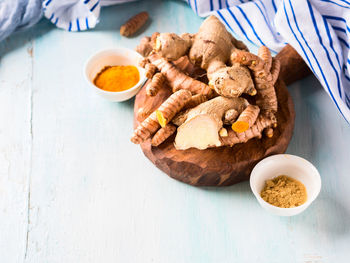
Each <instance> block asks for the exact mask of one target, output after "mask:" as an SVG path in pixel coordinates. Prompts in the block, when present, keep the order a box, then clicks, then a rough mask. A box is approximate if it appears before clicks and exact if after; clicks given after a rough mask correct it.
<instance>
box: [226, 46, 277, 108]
mask: <svg viewBox="0 0 350 263" xmlns="http://www.w3.org/2000/svg"><path fill="white" fill-rule="evenodd" d="M260 49H262V50H263V51H264V50H265V48H264V47H260ZM261 52H262V51H261ZM261 52H260V53H261ZM263 54H264V55H266V54H267V53H264V52H263ZM268 54H270V53H268ZM270 56H271V54H270ZM231 62H232V63H240V64H242V65H245V66H248V67H249V68H250V69H251V70H252V72H253V75H254V80H255V87H256V89H257V91H258V95H257V100H256V104H257V105H258V106H259V107H260V109H261V110H263V111H268V112H273V113H275V112H277V96H276V92H275V88H274V83H273V77H272V74H271V72H270V70H269V68H268V65H267V63H265V60H263V59H262V58H260V57H258V56H256V55H254V54H251V53H249V52H246V51H242V50H235V51H234V52H233V53H232V55H231ZM276 65H277V64H276ZM276 65H275V67H276ZM275 72H277V71H275ZM275 74H277V73H275ZM277 75H278V74H277Z"/></svg>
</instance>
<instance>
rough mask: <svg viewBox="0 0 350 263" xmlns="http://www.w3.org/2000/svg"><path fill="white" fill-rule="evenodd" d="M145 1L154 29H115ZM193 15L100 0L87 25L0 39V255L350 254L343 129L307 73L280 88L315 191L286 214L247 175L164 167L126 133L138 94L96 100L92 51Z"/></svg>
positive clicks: (178, 5)
mask: <svg viewBox="0 0 350 263" xmlns="http://www.w3.org/2000/svg"><path fill="white" fill-rule="evenodd" d="M145 9H146V10H148V11H149V12H150V15H151V17H152V23H151V25H150V27H148V28H147V30H146V32H143V33H142V34H141V35H139V36H137V37H135V38H132V39H126V38H122V37H121V36H120V35H119V33H118V29H119V26H120V25H121V23H122V22H123V21H125V20H126V19H127V18H128V17H129V16H130V15H131V14H134V13H137V12H138V11H142V10H145ZM200 23H201V19H200V18H198V17H196V16H195V15H194V14H193V13H192V11H191V10H190V8H189V7H187V6H186V4H184V3H182V2H178V1H153V2H149V1H143V2H139V3H134V4H128V5H123V6H118V7H111V8H106V9H103V11H102V14H101V23H100V24H99V25H98V26H97V28H96V29H95V30H92V31H89V32H83V33H67V32H64V31H62V30H58V29H55V28H54V26H52V25H51V24H50V23H49V22H47V21H42V22H40V23H39V25H37V26H36V27H35V28H33V29H32V30H29V31H27V32H25V33H20V34H16V35H14V36H12V37H10V38H9V39H7V40H5V41H3V42H2V43H1V44H0V57H1V59H0V262H1V263H13V262H16V263H18V262H28V263H38V262H40V263H41V262H48V263H55V262H60V263H61V262H62V263H63V262H64V263H77V262H84V263H87V262H103V263H107V262H120V263H126V262H131V263H138V262H142V263H146V262H159V263H164V262H166V263H185V262H186V263H195V262H199V263H206V262H215V263H224V262H225V263H226V262H227V263H228V262H239V263H240V262H259V263H275V262H276V263H280V262H284V263H292V262H305V263H306V262H308V263H321V262H322V263H324V262H332V263H333V262H337V263H342V262H349V260H350V151H349V149H350V126H349V125H348V124H347V123H346V122H345V120H344V119H343V118H342V117H341V116H340V114H339V113H338V112H337V109H336V107H334V105H333V104H332V102H331V100H330V99H329V98H328V96H327V95H326V93H325V92H324V91H323V89H322V88H321V86H320V84H319V83H318V82H317V80H316V79H315V78H314V77H309V78H307V79H305V80H303V81H300V82H298V83H296V84H294V85H292V86H290V87H289V90H290V92H291V94H292V96H293V98H294V102H295V109H296V123H295V131H294V136H293V139H292V142H291V144H290V146H289V148H288V153H291V154H296V155H300V156H302V157H304V158H306V159H308V160H310V161H311V162H312V163H313V164H314V165H316V167H317V168H318V169H319V171H320V173H321V176H322V191H321V194H320V196H319V198H318V199H317V200H316V201H315V202H314V203H313V204H312V206H311V207H310V208H309V209H308V210H307V211H305V212H304V213H303V214H301V215H298V216H295V217H291V218H282V217H276V216H272V215H270V214H268V213H266V212H265V211H264V210H263V209H262V208H261V207H260V206H259V204H258V203H257V202H256V200H255V198H254V196H253V194H252V193H251V191H250V188H249V185H248V183H241V184H238V185H235V186H232V187H227V188H195V187H191V186H188V185H185V184H182V183H179V182H177V181H174V180H172V179H170V178H168V177H167V176H166V175H165V174H163V173H162V172H161V171H159V170H158V169H157V168H156V167H154V166H153V165H152V164H151V163H150V162H149V161H148V160H147V159H146V158H145V157H144V156H143V154H142V152H141V149H140V148H139V147H138V146H135V145H133V144H131V143H130V142H129V137H130V134H131V132H132V118H133V100H130V101H127V102H124V103H111V102H107V101H104V100H103V99H101V98H99V97H97V96H95V94H93V93H92V92H91V91H90V90H89V89H88V87H87V85H86V83H85V82H84V79H83V74H82V70H83V64H84V62H85V60H86V59H87V57H88V56H90V55H91V54H92V53H94V52H95V51H97V50H99V49H103V48H106V47H113V46H126V47H134V46H135V45H136V44H137V43H138V41H139V40H140V38H141V37H142V35H144V34H147V35H150V34H151V33H152V32H154V31H163V32H164V31H174V32H177V33H180V32H195V31H196V30H197V29H198V27H199V25H200ZM250 47H251V49H252V50H253V51H256V47H253V46H250Z"/></svg>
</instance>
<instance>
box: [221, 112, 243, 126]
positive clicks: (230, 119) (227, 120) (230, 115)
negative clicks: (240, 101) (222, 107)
mask: <svg viewBox="0 0 350 263" xmlns="http://www.w3.org/2000/svg"><path fill="white" fill-rule="evenodd" d="M238 115H239V112H238V111H236V110H235V109H229V110H228V111H226V112H225V115H224V124H226V125H231V124H232V123H234V122H235V120H236V119H237V117H238Z"/></svg>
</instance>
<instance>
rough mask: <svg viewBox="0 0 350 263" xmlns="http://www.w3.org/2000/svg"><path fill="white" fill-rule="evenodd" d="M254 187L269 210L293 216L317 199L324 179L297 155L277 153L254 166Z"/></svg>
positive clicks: (252, 175) (280, 214) (252, 184)
mask: <svg viewBox="0 0 350 263" xmlns="http://www.w3.org/2000/svg"><path fill="white" fill-rule="evenodd" d="M250 187H251V189H252V191H253V193H254V195H255V197H256V199H257V200H258V202H259V203H260V205H261V206H262V207H263V208H265V209H266V210H267V211H269V212H271V213H273V214H275V215H279V216H293V215H297V214H299V213H301V212H303V211H304V210H305V209H306V208H307V207H308V206H309V205H310V204H311V203H312V202H313V201H314V200H315V199H316V197H317V196H318V194H319V192H320V190H321V177H320V174H319V172H318V171H317V169H316V168H315V166H313V165H312V164H311V163H310V162H309V161H307V160H305V159H303V158H301V157H298V156H295V155H290V154H277V155H273V156H270V157H267V158H265V159H264V160H262V161H260V162H259V163H258V164H257V165H256V166H255V167H254V169H253V171H252V173H251V175H250Z"/></svg>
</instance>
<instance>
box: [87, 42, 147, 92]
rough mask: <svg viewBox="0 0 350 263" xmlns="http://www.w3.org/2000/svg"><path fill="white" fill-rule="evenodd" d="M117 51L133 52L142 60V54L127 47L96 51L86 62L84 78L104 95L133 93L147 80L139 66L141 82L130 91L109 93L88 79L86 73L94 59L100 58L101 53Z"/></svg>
mask: <svg viewBox="0 0 350 263" xmlns="http://www.w3.org/2000/svg"><path fill="white" fill-rule="evenodd" d="M117 50H118V51H120V50H127V51H131V52H132V53H134V54H135V55H137V56H138V57H139V58H142V55H141V54H139V53H137V52H136V51H135V50H133V49H131V48H126V47H114V48H104V49H100V50H98V51H96V52H95V53H93V54H92V55H90V57H89V58H88V59H87V60H86V62H85V64H84V77H85V79H86V81H88V82H89V83H90V84H91V85H92V86H93V87H94V88H95V89H97V90H98V91H99V92H101V93H104V94H127V93H129V92H132V91H134V90H136V89H138V88H140V87H141V86H142V85H143V84H144V83H145V82H146V80H147V78H146V76H145V70H144V69H143V68H141V67H139V66H135V67H136V68H137V70H138V72H139V74H140V80H139V81H138V82H137V83H136V84H135V85H134V86H132V87H131V88H130V89H127V90H123V91H108V90H103V89H100V88H99V87H97V86H96V85H95V84H94V83H93V82H92V81H91V80H90V79H89V78H88V77H87V72H86V69H87V66H88V64H89V63H90V61H91V60H92V59H93V58H94V57H96V56H98V55H99V54H100V53H103V52H108V51H109V52H115V51H117Z"/></svg>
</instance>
